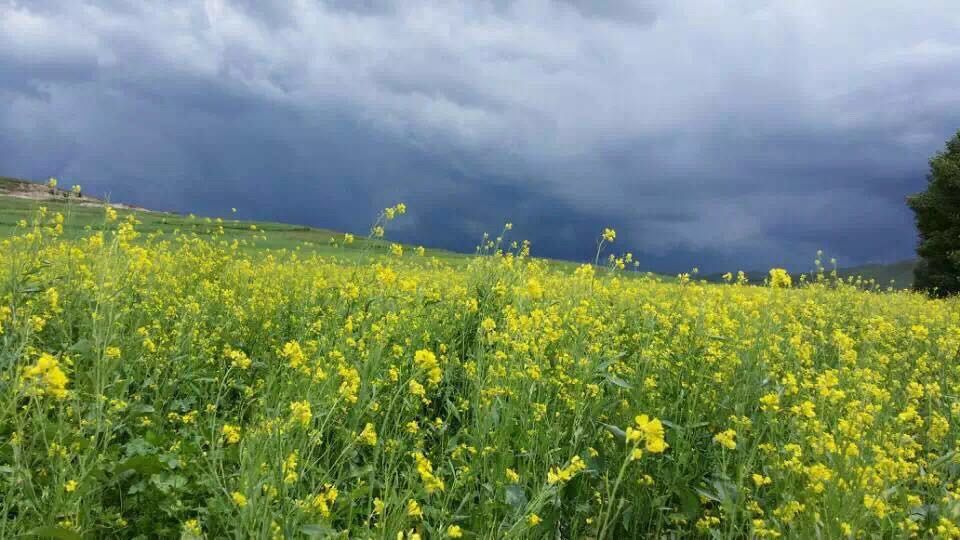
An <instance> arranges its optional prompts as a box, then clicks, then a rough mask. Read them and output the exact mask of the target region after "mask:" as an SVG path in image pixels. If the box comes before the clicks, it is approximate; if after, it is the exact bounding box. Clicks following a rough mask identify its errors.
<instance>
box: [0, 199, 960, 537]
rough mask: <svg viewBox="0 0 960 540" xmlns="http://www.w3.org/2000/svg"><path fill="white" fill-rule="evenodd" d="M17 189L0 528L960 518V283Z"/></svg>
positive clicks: (853, 525)
mask: <svg viewBox="0 0 960 540" xmlns="http://www.w3.org/2000/svg"><path fill="white" fill-rule="evenodd" d="M18 204H21V203H15V204H12V206H9V207H6V208H7V209H8V210H5V211H4V212H3V215H13V214H14V213H15V212H23V213H21V214H19V216H20V217H21V218H22V219H25V220H26V222H27V223H26V224H25V225H22V224H21V225H19V226H18V225H15V224H12V223H11V224H8V225H7V226H8V227H11V229H10V231H9V233H10V234H9V235H8V236H7V237H5V239H4V240H3V241H2V242H0V298H2V303H0V306H2V307H0V374H2V376H0V511H2V512H3V515H4V516H5V517H6V519H5V520H3V521H0V537H13V536H21V535H28V536H29V535H33V536H47V537H57V538H79V537H97V538H133V537H176V536H180V537H181V538H204V537H206V538H224V537H236V538H265V537H272V538H314V537H316V538H330V537H335V538H336V537H339V538H347V537H349V538H389V539H391V540H392V539H394V538H402V539H409V540H412V539H416V538H444V537H450V538H460V537H462V538H635V537H656V538H662V537H704V538H708V537H710V538H718V537H719V538H742V537H756V538H763V537H769V538H774V537H797V538H811V537H826V538H843V537H850V538H857V537H883V538H889V537H906V536H911V535H916V536H921V537H924V536H925V537H952V536H957V535H960V528H958V523H960V518H958V516H960V486H958V483H957V481H958V476H960V465H958V461H960V460H958V458H957V455H958V454H957V449H958V438H957V435H958V432H960V431H958V424H960V400H958V398H957V396H960V370H958V369H957V360H958V354H960V353H958V351H960V315H958V314H960V304H958V302H957V300H947V301H943V300H929V299H927V298H925V297H923V296H920V295H918V294H914V293H909V292H893V293H876V292H867V291H863V290H861V289H860V288H857V287H855V286H852V285H848V284H845V283H842V282H834V281H831V280H830V279H829V278H827V277H825V276H823V277H821V278H820V279H813V280H811V282H809V283H806V284H803V286H799V285H798V284H797V283H793V284H790V283H789V281H788V279H787V275H786V274H785V273H782V274H778V279H777V280H775V284H776V285H778V286H777V287H768V286H756V287H749V286H744V285H743V284H739V283H736V282H734V283H731V284H724V285H715V284H706V283H700V282H697V281H691V280H690V279H689V276H683V277H680V278H678V279H677V280H673V281H670V282H666V281H664V280H662V279H653V278H650V277H646V276H637V275H632V274H627V273H623V272H619V271H617V270H616V269H615V268H612V269H609V270H606V271H600V270H598V269H597V268H596V267H594V266H592V265H582V266H578V267H576V268H575V269H574V270H573V271H572V272H571V271H566V270H565V269H562V268H557V267H555V266H552V265H550V264H547V263H546V262H544V261H540V260H536V259H531V258H530V257H529V254H528V253H527V252H526V250H525V249H524V248H523V246H522V244H521V245H520V246H518V247H517V249H514V250H511V249H501V248H503V247H504V246H501V245H497V244H496V243H494V244H493V245H490V244H488V245H486V246H485V247H484V249H485V251H484V254H483V255H482V256H475V257H465V256H454V257H449V258H442V257H431V256H430V254H429V253H425V254H424V255H423V256H419V255H416V254H415V253H413V252H412V250H409V249H404V250H403V254H402V255H400V254H399V252H398V251H393V252H391V250H390V249H380V248H378V249H374V244H373V243H372V242H371V243H365V242H367V241H364V240H360V239H358V240H357V241H356V242H355V243H354V244H350V245H349V246H348V247H339V248H333V247H330V246H329V245H327V244H326V241H327V240H325V239H328V238H329V234H330V233H326V234H327V236H326V237H324V236H323V234H325V233H324V232H323V231H316V230H312V229H310V230H303V229H301V228H296V227H288V226H279V225H273V224H266V223H264V224H256V225H257V229H258V230H259V229H261V228H262V229H264V230H266V231H267V232H266V233H263V232H259V231H252V230H250V228H249V224H247V223H236V224H230V223H224V224H223V227H222V228H221V227H220V226H219V225H218V224H217V223H216V222H210V223H208V222H206V221H205V220H203V219H195V218H194V219H191V218H189V217H180V216H172V215H163V214H144V213H137V214H136V216H135V218H136V219H130V217H131V215H130V214H126V213H124V212H118V214H119V215H118V216H117V217H116V219H112V217H111V216H109V215H108V214H109V213H107V212H105V210H104V209H103V208H99V209H91V208H81V209H78V208H72V207H71V208H69V209H67V208H62V207H55V206H53V205H48V210H47V211H46V212H35V213H34V214H33V215H30V207H29V206H22V205H21V206H17V205H18ZM57 210H63V211H64V214H63V215H62V216H60V217H58V215H57ZM391 213H392V214H397V213H399V212H398V210H397V209H396V208H394V209H392V210H387V211H385V213H384V214H383V215H381V216H380V219H379V220H378V224H379V225H382V226H385V227H387V231H386V232H387V236H388V237H389V226H390V225H391V224H392V223H391V220H390V219H389V217H390V215H389V214H391ZM137 220H139V221H140V223H137V222H136V221H137ZM15 221H19V219H18V220H15ZM228 225H230V226H228ZM234 225H235V226H234ZM271 227H276V228H271ZM338 236H339V235H338ZM305 240H306V241H311V240H312V241H313V242H312V244H310V245H311V246H315V249H313V248H311V249H306V248H303V247H302V246H303V242H304V241H305ZM509 241H510V240H509V237H508V238H507V239H506V240H505V242H504V243H505V244H506V243H509ZM271 242H273V243H271ZM386 244H388V242H384V243H383V244H381V243H379V241H378V242H377V244H376V245H377V246H380V245H386ZM265 247H268V249H265ZM297 247H300V249H296V248H297ZM284 248H286V249H284ZM365 248H366V249H365Z"/></svg>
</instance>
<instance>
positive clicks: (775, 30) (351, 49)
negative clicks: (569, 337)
mask: <svg viewBox="0 0 960 540" xmlns="http://www.w3.org/2000/svg"><path fill="white" fill-rule="evenodd" d="M281 4H282V6H281ZM957 89H960V5H958V4H957V2H956V0H923V1H922V2H902V1H888V0H869V1H868V0H847V1H844V2H837V1H835V0H804V1H803V2H797V1H793V0H783V1H764V0H742V1H730V0H724V1H720V0H697V1H693V0H691V1H687V2H676V1H667V0H664V1H659V0H638V1H628V0H554V1H546V0H520V1H516V2H510V1H507V0H469V1H455V0H436V1H415V0H396V1H393V0H292V1H290V2H261V1H260V0H232V1H228V0H208V1H184V0H168V1H164V2H140V1H123V0H101V1H79V0H34V1H23V0H0V175H6V176H18V177H26V178H33V179H41V180H42V179H45V178H47V177H50V176H56V177H58V178H60V179H61V183H62V184H64V185H70V184H74V183H77V184H81V185H83V187H84V190H85V191H87V192H89V193H96V194H103V195H109V196H110V198H111V199H112V200H115V201H123V202H130V203H135V204H141V205H143V206H147V207H151V208H157V209H166V210H174V211H181V212H195V213H197V214H200V215H223V216H226V215H229V213H230V208H231V207H236V208H237V209H238V216H239V217H241V218H249V219H265V220H274V221H283V222H292V223H302V224H309V225H314V226H320V227H327V228H332V229H336V230H345V231H353V232H357V233H364V232H365V231H366V230H367V229H368V228H369V226H370V224H371V222H372V221H373V219H374V218H375V216H376V214H377V211H378V209H380V208H383V207H384V206H387V205H390V204H392V203H394V202H399V201H402V202H404V203H406V205H407V207H408V208H409V211H408V213H407V215H406V216H404V217H403V218H402V219H400V220H397V221H396V222H395V226H394V227H393V229H392V230H388V236H392V237H393V238H395V239H397V240H401V241H406V242H412V243H416V244H423V245H427V246H433V247H445V248H450V249H457V250H462V251H470V250H472V249H473V247H474V246H475V245H476V244H477V242H478V241H479V239H480V237H481V235H482V234H483V233H484V232H485V231H489V232H491V233H494V234H495V233H497V232H498V231H499V230H500V229H501V227H502V224H503V223H504V222H507V221H509V222H512V223H513V224H514V228H513V231H512V232H511V234H512V235H514V237H515V238H518V239H523V238H526V239H529V240H530V241H531V242H532V245H533V253H534V255H541V256H548V257H557V258H568V259H574V260H588V259H591V258H592V256H593V252H594V250H595V248H596V239H597V237H598V236H599V234H600V232H601V230H602V229H603V228H604V227H613V228H615V229H616V231H617V240H616V243H615V244H614V245H613V246H612V249H613V250H614V251H617V252H626V251H632V252H633V253H634V254H635V256H636V257H638V258H639V260H640V261H641V268H643V269H648V270H654V271H661V272H681V271H686V270H690V269H691V268H693V267H698V268H700V270H701V272H715V271H726V270H737V269H764V268H770V267H774V266H785V267H787V268H790V269H794V270H799V271H803V270H807V269H809V267H810V266H812V261H813V259H814V258H815V254H816V251H817V250H818V249H822V250H824V252H825V253H826V256H827V257H836V258H837V259H838V261H840V263H841V265H844V266H850V265H856V264H863V263H873V262H893V261H897V260H902V259H906V258H910V257H912V256H913V250H914V247H915V244H916V232H915V229H914V226H913V218H912V214H911V212H910V211H909V210H908V209H907V208H906V206H905V204H904V198H905V197H906V196H907V195H908V194H910V193H913V192H916V191H919V190H921V189H923V187H924V186H925V184H926V174H927V170H928V160H929V158H930V157H931V156H932V155H933V154H934V153H935V152H937V151H939V150H940V149H942V148H943V145H944V143H945V141H946V140H947V139H949V138H950V137H951V136H952V135H953V134H954V133H956V131H957V129H958V128H960V91H958V90H957Z"/></svg>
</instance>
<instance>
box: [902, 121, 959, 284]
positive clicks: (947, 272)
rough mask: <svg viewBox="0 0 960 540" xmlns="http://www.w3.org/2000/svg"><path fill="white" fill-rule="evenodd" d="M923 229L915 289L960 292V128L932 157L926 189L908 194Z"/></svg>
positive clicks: (915, 271)
mask: <svg viewBox="0 0 960 540" xmlns="http://www.w3.org/2000/svg"><path fill="white" fill-rule="evenodd" d="M907 205H908V206H909V207H910V209H911V210H913V213H914V215H915V218H916V222H917V229H918V230H919V232H920V242H919V244H918V245H917V255H918V256H919V261H917V266H916V268H915V269H914V272H913V273H914V280H913V287H914V289H917V290H921V291H926V292H928V293H929V294H931V295H933V296H948V295H951V294H956V293H958V292H960V131H958V132H957V134H956V135H954V136H953V138H952V139H950V140H949V141H947V147H946V149H945V150H943V151H942V152H939V153H937V155H935V156H933V158H931V159H930V174H929V176H927V189H926V190H925V191H921V192H920V193H916V194H914V195H911V196H910V197H907Z"/></svg>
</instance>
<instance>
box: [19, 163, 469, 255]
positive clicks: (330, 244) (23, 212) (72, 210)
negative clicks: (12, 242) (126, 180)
mask: <svg viewBox="0 0 960 540" xmlns="http://www.w3.org/2000/svg"><path fill="white" fill-rule="evenodd" d="M49 191H50V190H49V188H47V187H46V186H44V185H42V184H38V183H35V182H29V181H25V180H21V179H16V178H8V177H0V236H8V235H10V234H13V232H14V231H15V229H16V227H17V223H18V222H21V221H23V220H27V221H29V220H30V219H31V218H32V217H33V215H34V214H35V213H36V211H37V209H38V208H39V207H41V206H44V207H46V208H47V209H48V210H49V211H50V212H60V213H62V214H64V216H65V217H66V219H65V222H64V236H65V237H66V238H76V237H79V236H82V235H84V234H86V232H87V231H88V230H90V229H92V230H100V229H103V228H104V227H105V225H106V224H105V220H104V209H103V206H104V205H106V204H107V203H106V202H104V201H103V200H101V199H98V198H95V197H90V196H86V195H85V196H84V198H83V199H82V200H78V199H76V198H74V197H70V196H65V195H64V194H69V193H70V191H69V189H68V190H57V194H56V195H49ZM24 194H31V196H30V197H26V196H23V195H24ZM112 206H114V207H115V209H116V211H117V214H118V216H119V217H120V218H121V219H123V218H125V217H126V216H127V215H130V214H134V215H136V218H137V220H138V221H140V222H141V224H139V225H138V226H137V229H138V230H139V231H140V232H141V233H143V235H149V234H151V233H157V232H162V233H173V232H174V231H179V232H180V233H186V234H195V235H197V236H201V237H204V238H212V237H213V235H214V234H217V236H218V238H220V239H222V240H226V241H228V242H232V241H234V240H237V241H239V242H241V243H242V244H243V246H244V248H245V249H258V250H280V249H286V250H295V249H299V250H301V251H307V252H309V253H311V254H317V255H328V256H337V257H346V258H352V257H356V256H358V255H359V254H360V253H362V252H364V251H383V250H385V249H387V248H388V247H389V242H386V241H368V240H367V239H366V238H364V237H363V236H364V234H365V232H358V234H357V235H356V238H355V240H354V241H353V242H352V243H351V244H349V245H345V244H344V242H343V238H344V234H343V233H342V232H337V231H332V230H329V229H320V228H316V227H308V226H304V225H291V224H285V223H274V222H267V221H250V220H241V219H229V218H228V219H220V220H216V219H211V218H202V217H194V216H190V215H182V214H177V213H172V212H161V211H155V210H148V209H145V208H137V207H132V206H129V205H124V204H116V205H112ZM220 227H222V228H223V234H222V235H220V234H219V228H220ZM413 247H414V246H406V248H407V249H413ZM426 254H427V255H429V256H431V257H437V258H440V259H443V260H449V261H456V260H458V259H462V258H463V257H464V256H463V255H462V254H459V253H454V252H451V251H446V250H438V249H427V250H426Z"/></svg>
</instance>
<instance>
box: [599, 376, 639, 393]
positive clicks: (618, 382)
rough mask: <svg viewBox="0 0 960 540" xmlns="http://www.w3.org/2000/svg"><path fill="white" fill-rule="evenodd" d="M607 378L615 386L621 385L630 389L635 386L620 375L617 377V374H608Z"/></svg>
mask: <svg viewBox="0 0 960 540" xmlns="http://www.w3.org/2000/svg"><path fill="white" fill-rule="evenodd" d="M606 379H607V382H608V383H610V384H612V385H614V386H619V387H620V388H625V389H627V390H630V389H631V388H633V386H632V385H631V384H630V383H628V382H627V381H625V380H623V379H621V378H620V377H617V376H616V375H607V377H606Z"/></svg>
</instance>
